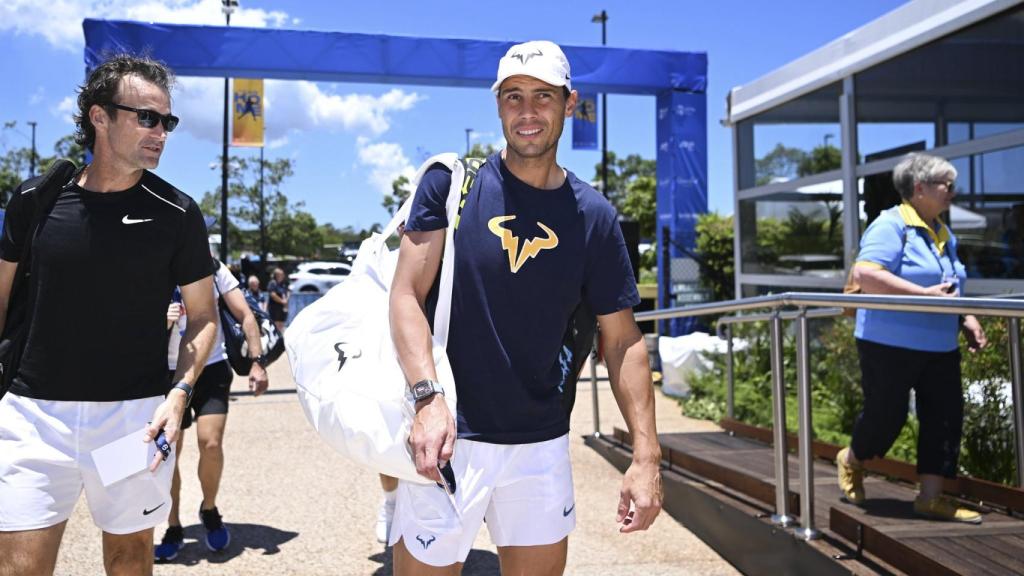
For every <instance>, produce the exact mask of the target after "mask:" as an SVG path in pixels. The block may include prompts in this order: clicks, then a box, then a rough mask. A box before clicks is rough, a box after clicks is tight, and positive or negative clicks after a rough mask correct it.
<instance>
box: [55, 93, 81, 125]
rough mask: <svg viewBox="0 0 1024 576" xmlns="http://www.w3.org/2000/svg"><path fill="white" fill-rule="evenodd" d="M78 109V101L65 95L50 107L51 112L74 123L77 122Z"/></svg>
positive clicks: (69, 122)
mask: <svg viewBox="0 0 1024 576" xmlns="http://www.w3.org/2000/svg"><path fill="white" fill-rule="evenodd" d="M77 111H78V101H77V100H76V99H75V98H73V97H71V96H65V97H64V99H63V100H61V101H60V102H58V103H56V104H55V105H53V106H51V107H50V114H52V115H53V116H54V117H56V118H60V119H61V120H63V121H64V122H66V123H68V124H72V125H73V124H74V123H75V119H74V115H75V112H77Z"/></svg>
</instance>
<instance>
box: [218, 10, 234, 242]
mask: <svg viewBox="0 0 1024 576" xmlns="http://www.w3.org/2000/svg"><path fill="white" fill-rule="evenodd" d="M235 8H238V0H221V11H223V12H224V25H225V26H231V13H232V12H234V11H235ZM230 97H231V93H230V87H229V80H228V77H227V76H225V77H224V152H223V155H222V156H221V163H220V165H221V170H220V260H221V262H227V260H228V114H229V113H230V112H229V109H230V105H231V101H230Z"/></svg>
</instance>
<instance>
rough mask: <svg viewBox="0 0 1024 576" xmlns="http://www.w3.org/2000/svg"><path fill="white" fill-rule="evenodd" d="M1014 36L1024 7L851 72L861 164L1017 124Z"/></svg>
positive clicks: (1023, 64) (1020, 72) (1020, 71)
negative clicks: (917, 146)
mask: <svg viewBox="0 0 1024 576" xmlns="http://www.w3.org/2000/svg"><path fill="white" fill-rule="evenodd" d="M1021 38H1024V7H1017V8H1014V9H1012V10H1008V11H1006V12H1003V13H1002V14H999V15H997V16H994V17H992V18H989V19H988V20H985V21H983V22H980V23H978V24H975V25H974V26H971V27H969V28H965V29H963V30H960V31H958V32H956V33H954V34H950V35H948V36H946V37H944V38H941V39H939V40H936V41H935V42H932V43H930V44H928V45H926V46H922V47H920V48H917V49H915V50H912V51H911V52H908V53H906V54H903V55H900V56H897V57H896V58H893V59H892V60H889V61H887V62H883V63H881V64H879V65H877V66H874V67H872V68H870V69H868V70H865V71H863V72H861V73H859V74H857V75H856V76H855V82H856V106H857V121H858V129H857V133H858V137H859V142H858V153H859V156H860V157H861V159H862V160H868V159H867V158H866V157H867V156H869V155H871V154H873V153H876V152H879V151H883V150H888V149H891V148H898V147H900V146H905V145H910V144H913V143H916V142H919V141H924V143H925V146H926V147H928V148H933V147H936V146H942V145H945V144H949V143H955V142H964V141H967V140H970V139H972V138H980V137H983V136H990V135H993V134H999V133H1003V132H1007V131H1010V130H1016V129H1019V128H1021V127H1022V126H1024V105H1022V103H1024V50H1021V44H1020V39H1021ZM936 140H937V141H936Z"/></svg>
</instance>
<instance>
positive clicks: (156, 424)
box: [146, 389, 186, 472]
mask: <svg viewBox="0 0 1024 576" xmlns="http://www.w3.org/2000/svg"><path fill="white" fill-rule="evenodd" d="M185 400H186V398H185V393H184V392H182V391H181V390H177V389H174V390H171V391H170V392H169V393H168V394H167V398H166V399H165V400H164V401H163V402H161V403H160V405H159V406H157V407H156V411H155V412H153V421H152V422H150V423H149V425H148V426H146V442H152V441H153V440H154V439H155V438H156V437H157V435H158V434H160V430H161V429H163V431H164V437H165V438H167V442H168V443H169V444H170V445H171V446H175V445H176V444H175V443H176V442H177V441H178V433H179V431H180V429H181V416H182V415H183V414H184V413H185ZM163 461H164V456H163V453H161V452H160V451H159V450H157V452H156V456H154V457H153V462H151V463H150V465H149V471H150V472H156V469H157V468H158V467H159V466H160V463H161V462H163Z"/></svg>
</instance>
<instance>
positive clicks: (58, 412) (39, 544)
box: [0, 56, 217, 575]
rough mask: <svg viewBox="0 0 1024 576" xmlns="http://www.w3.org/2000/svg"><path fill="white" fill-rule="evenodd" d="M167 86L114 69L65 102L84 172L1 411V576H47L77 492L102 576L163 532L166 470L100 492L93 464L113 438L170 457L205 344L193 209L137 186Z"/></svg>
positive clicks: (53, 222)
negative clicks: (71, 103) (174, 361)
mask: <svg viewBox="0 0 1024 576" xmlns="http://www.w3.org/2000/svg"><path fill="white" fill-rule="evenodd" d="M172 82H173V77H172V75H171V73H170V71H168V70H167V69H166V68H165V67H164V66H163V65H162V64H160V63H157V62H154V61H152V60H150V59H147V58H137V57H131V56H116V57H114V58H112V59H110V60H108V61H107V62H105V63H103V64H102V65H100V66H99V67H98V68H96V69H95V70H94V71H93V72H92V73H91V74H90V75H89V78H88V81H87V83H86V85H85V86H83V87H82V89H81V91H80V93H79V96H78V106H79V110H78V115H77V116H76V118H75V120H76V123H77V125H78V134H77V138H78V141H79V142H80V143H81V144H83V145H84V146H86V147H87V148H88V149H89V150H90V151H92V153H93V162H92V164H90V165H88V166H86V167H85V168H83V169H82V170H81V171H80V172H78V173H76V174H75V176H74V177H73V178H72V180H71V181H70V182H68V183H67V185H65V187H64V189H63V190H62V192H61V193H60V195H59V196H58V198H57V200H56V202H55V203H54V205H53V206H52V207H49V210H48V212H47V213H46V215H45V216H44V217H43V219H42V220H41V221H40V224H39V228H38V232H37V235H36V237H35V240H34V244H33V246H32V257H31V262H30V267H31V268H30V271H31V276H30V278H31V280H30V287H29V289H30V291H31V292H32V293H33V299H31V300H30V302H32V305H31V308H30V309H29V310H28V317H29V319H30V329H29V332H28V336H27V340H26V344H25V350H24V353H23V356H22V360H21V363H20V365H19V366H18V371H17V375H16V376H15V378H14V381H13V383H12V386H11V389H10V392H9V393H8V394H7V395H6V396H4V397H3V399H2V400H0V558H3V561H2V562H0V575H7V574H52V573H53V570H54V567H55V564H56V559H57V550H58V547H59V545H60V540H61V536H62V534H63V531H64V526H65V524H66V522H67V518H68V516H69V515H70V513H71V511H72V509H73V508H74V505H75V503H76V501H77V500H78V497H79V495H80V494H81V492H82V490H83V489H84V490H85V493H86V496H87V499H88V503H89V507H90V510H91V512H92V516H93V521H94V522H95V523H96V525H97V526H99V527H100V528H101V529H102V531H103V552H104V565H105V567H106V571H107V573H108V574H151V573H152V569H153V555H152V549H153V548H152V546H153V527H154V526H155V525H157V524H160V523H162V522H164V521H165V520H166V518H167V512H168V509H169V508H170V506H168V505H167V504H168V503H169V500H170V498H169V491H170V490H169V489H170V482H171V472H172V470H173V461H171V462H168V463H167V464H166V465H161V459H160V456H159V454H157V455H156V456H155V457H154V459H153V461H152V463H151V464H150V466H149V470H144V471H142V472H139V473H136V474H133V475H130V476H128V477H127V478H124V479H122V480H119V481H116V482H112V483H111V482H108V483H107V485H104V482H103V481H102V476H101V473H100V471H99V470H98V468H97V464H96V461H95V459H94V457H93V455H92V451H93V450H95V449H96V448H99V447H101V446H104V445H106V444H109V443H110V442H112V441H115V440H118V439H120V438H123V437H126V436H134V437H136V438H138V441H139V442H140V443H141V442H143V441H146V442H151V441H153V440H154V439H155V438H156V437H157V435H158V432H159V431H160V430H161V429H162V430H163V431H164V432H165V436H166V440H167V441H168V442H169V443H170V444H172V445H173V444H174V443H175V440H176V439H177V436H178V428H179V425H180V422H181V417H182V413H183V412H184V410H185V407H186V406H187V403H188V400H189V398H190V396H191V392H192V385H193V384H194V383H195V381H196V379H197V378H198V377H199V373H200V372H201V370H202V367H203V365H204V363H205V361H206V357H207V356H208V354H209V353H210V348H211V346H212V343H213V341H214V336H215V334H216V330H217V324H216V304H215V302H214V299H213V287H212V285H211V282H212V281H211V274H212V272H213V270H212V267H211V264H210V258H209V247H208V244H207V239H206V228H205V225H204V222H203V218H202V215H201V214H200V212H199V208H198V206H197V205H196V203H195V202H194V201H193V200H192V199H191V198H189V197H188V196H186V195H185V194H183V193H182V192H180V191H179V190H177V189H176V188H174V187H173V186H171V185H170V184H168V183H167V182H165V181H163V180H162V179H160V178H159V177H157V176H156V175H154V174H152V173H151V172H149V171H148V170H150V169H153V168H156V166H157V164H158V163H159V160H160V155H161V153H162V152H163V148H164V145H165V142H166V139H167V133H168V132H170V131H171V130H173V129H174V128H175V126H176V125H177V123H178V119H177V117H175V116H173V115H171V113H170V112H171V105H170V86H171V83H172ZM37 183H38V179H33V180H29V181H27V182H25V183H23V184H22V185H21V186H20V187H19V188H18V189H17V190H16V191H15V193H14V194H13V196H12V199H11V202H10V204H9V205H8V212H7V219H6V222H5V224H4V229H3V237H2V238H0V322H2V320H3V319H4V318H6V314H7V305H8V301H9V300H8V298H9V296H10V291H11V286H12V281H13V278H14V274H15V270H16V267H17V261H18V260H19V258H20V254H21V248H22V246H23V245H24V243H25V242H26V236H27V234H28V233H29V230H28V228H29V225H30V221H31V218H32V213H33V209H34V202H36V201H37V198H38V194H34V193H33V190H34V186H35V185H36V184H37ZM82 279H85V281H84V282H82ZM176 285H180V286H181V293H182V299H183V301H184V303H185V305H186V306H187V307H188V310H189V316H188V326H187V329H186V333H185V335H184V337H183V339H182V344H181V352H180V354H179V362H178V371H177V374H176V375H175V384H174V387H173V388H171V389H170V391H168V386H167V380H166V378H167V376H166V364H165V363H166V350H167V348H166V343H167V332H166V326H165V313H166V309H167V302H168V301H169V300H170V298H171V293H172V291H173V289H174V287H175V286H176ZM72 287H74V289H72ZM0 328H2V324H0ZM165 396H166V397H165ZM171 457H172V458H173V455H171Z"/></svg>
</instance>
